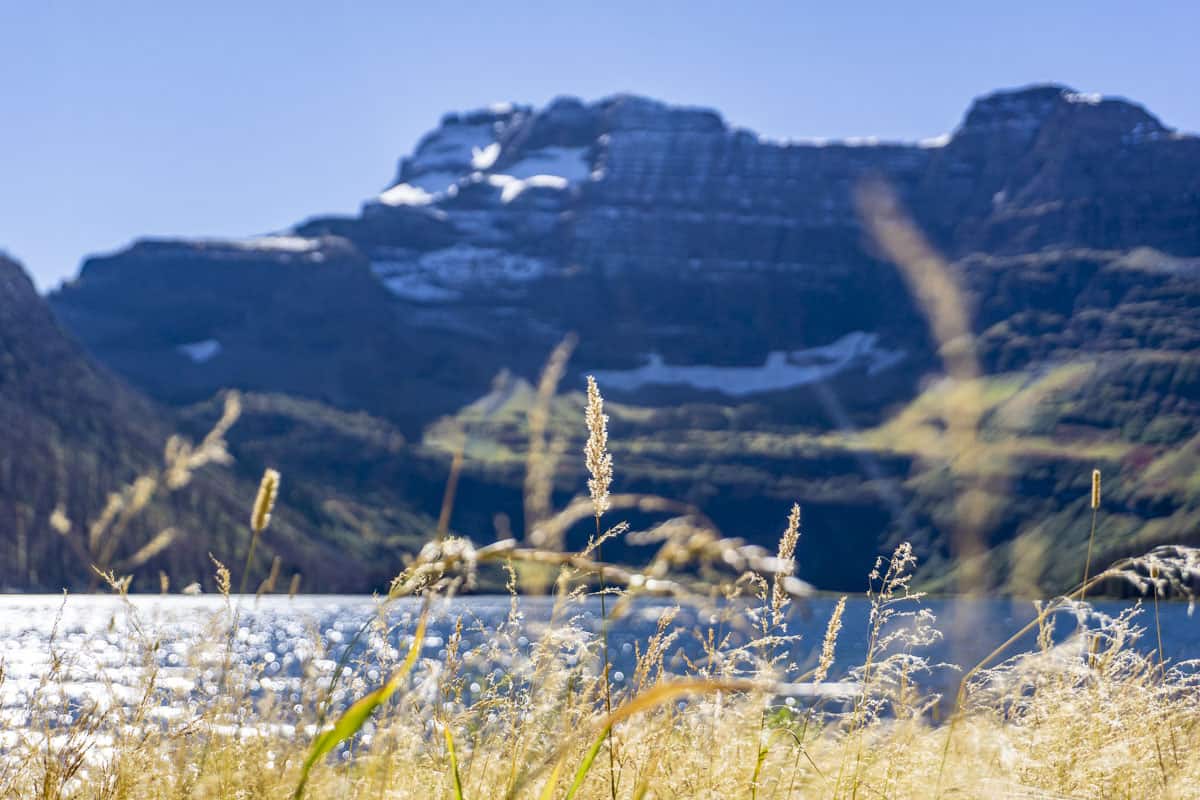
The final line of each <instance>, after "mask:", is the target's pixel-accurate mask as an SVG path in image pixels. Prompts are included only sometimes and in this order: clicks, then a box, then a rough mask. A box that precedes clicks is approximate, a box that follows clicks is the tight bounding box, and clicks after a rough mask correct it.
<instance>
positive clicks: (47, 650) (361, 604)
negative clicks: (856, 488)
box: [0, 595, 1200, 722]
mask: <svg viewBox="0 0 1200 800" xmlns="http://www.w3.org/2000/svg"><path fill="white" fill-rule="evenodd" d="M834 603H835V600H834V599H833V598H817V599H812V600H809V601H807V602H806V603H804V604H802V605H798V606H796V607H794V608H793V609H792V612H791V614H790V616H789V621H788V632H789V633H790V634H798V635H800V636H801V637H802V638H801V639H800V641H799V642H798V643H796V644H795V645H794V646H793V647H792V654H793V656H794V658H795V659H796V661H797V662H798V663H800V664H801V665H802V666H803V665H808V666H811V665H812V664H813V663H815V659H816V653H817V651H819V649H820V646H821V639H822V636H823V634H824V630H825V625H826V622H827V620H828V618H829V614H830V612H831V610H832V608H833V606H834ZM236 605H237V607H238V628H237V631H236V633H235V634H234V639H233V653H234V656H233V657H234V658H235V659H237V660H239V661H242V662H244V663H253V664H257V665H261V669H260V671H259V673H258V674H259V675H260V680H256V682H255V683H254V685H252V686H251V687H250V688H251V689H252V690H253V691H256V692H257V691H261V690H269V691H272V692H274V693H276V694H277V695H278V696H282V697H284V698H285V699H286V698H287V697H288V693H289V691H292V692H295V691H296V690H298V687H299V680H300V678H299V676H300V675H301V674H302V673H303V672H305V671H306V670H307V671H309V674H310V675H311V674H312V671H314V670H315V671H316V672H317V673H318V674H320V673H322V672H323V673H330V672H332V670H333V668H334V664H335V661H336V660H337V659H339V658H340V657H341V656H342V654H343V653H344V651H345V648H346V647H348V646H349V644H350V642H351V641H352V639H353V638H354V636H355V634H356V632H357V631H358V630H359V629H360V627H362V625H363V623H364V621H366V620H368V619H371V618H372V617H374V616H375V615H376V613H377V612H376V604H375V601H374V600H372V599H371V598H369V597H346V596H299V597H296V598H292V599H288V598H284V597H267V598H263V599H262V600H260V601H259V602H258V603H255V601H254V599H253V598H244V599H243V600H241V601H240V602H239V603H236ZM922 605H924V606H926V607H928V608H929V609H930V610H931V611H932V612H933V613H934V614H935V615H936V617H937V627H938V628H939V629H940V630H941V631H942V632H943V633H944V638H943V640H942V641H940V642H938V643H937V644H935V645H933V646H931V647H930V648H928V649H927V651H926V652H927V654H928V656H929V657H930V660H931V661H934V662H950V663H955V664H963V665H968V666H969V665H972V664H974V663H975V662H977V661H978V660H979V659H980V658H982V657H983V656H985V655H986V654H987V653H989V652H990V651H991V650H992V648H994V647H995V646H996V645H997V644H998V643H1000V642H1002V641H1003V640H1004V639H1006V638H1008V637H1009V636H1010V635H1011V634H1012V633H1014V632H1015V631H1017V630H1018V629H1019V628H1021V626H1023V625H1024V624H1025V623H1026V622H1028V621H1029V620H1031V619H1032V618H1033V615H1034V609H1033V606H1032V604H1031V603H1029V602H1027V601H1014V600H1007V599H988V600H981V599H926V600H925V601H923V603H922ZM1096 606H1097V608H1098V609H1099V610H1101V611H1103V612H1105V613H1108V614H1116V613H1119V612H1120V611H1121V610H1122V609H1125V608H1128V607H1129V606H1130V603H1123V602H1100V603H1097V604H1096ZM669 607H670V604H668V603H665V602H661V601H654V600H645V601H641V602H638V603H636V604H635V605H634V606H633V608H632V610H631V611H630V613H629V614H627V615H626V616H625V617H624V618H622V619H620V620H617V621H615V622H614V623H613V624H612V626H611V632H610V648H611V652H612V654H613V662H614V666H613V678H614V681H615V682H616V683H617V684H618V685H620V684H622V683H624V682H626V681H627V680H628V678H627V677H626V676H627V675H629V674H631V667H632V664H633V661H634V658H635V652H636V649H635V648H636V646H637V645H638V644H641V646H642V647H643V648H644V646H645V645H644V643H645V641H646V637H647V636H649V635H650V634H651V633H652V632H653V630H654V627H655V624H656V622H657V620H658V618H659V615H660V614H661V613H662V612H663V611H664V610H665V609H667V608H669ZM419 608H420V605H419V601H418V600H415V599H411V598H406V599H403V600H399V601H396V602H395V603H393V604H391V605H390V606H389V607H388V609H387V612H386V613H387V619H388V621H389V622H390V623H393V624H394V629H393V630H392V632H391V633H390V634H388V635H382V634H379V633H374V632H372V633H369V634H368V635H367V636H364V637H363V639H362V640H361V641H360V642H359V643H358V644H357V645H356V647H355V652H354V653H353V656H354V657H353V658H352V659H351V667H350V670H349V672H348V673H347V675H346V677H345V679H344V683H345V686H346V689H345V692H346V694H345V696H344V698H343V700H344V701H348V700H349V699H350V698H352V697H354V696H357V695H358V694H361V693H362V692H364V691H366V690H367V689H369V688H372V687H374V686H377V685H378V684H379V683H380V682H381V681H382V680H383V678H384V677H385V676H384V675H382V674H381V670H380V669H379V668H377V667H378V663H379V657H380V656H381V654H386V655H387V656H388V657H391V658H394V657H395V656H396V654H397V653H401V654H402V653H403V652H404V651H405V650H406V649H407V646H408V644H407V643H408V642H409V641H411V633H412V630H413V627H414V622H415V618H416V616H417V614H418V613H419ZM519 608H520V615H521V621H520V626H519V630H518V631H516V632H514V633H513V634H512V635H511V636H510V638H511V639H512V643H513V652H515V653H516V654H517V656H519V654H520V653H521V652H522V651H524V652H528V649H529V648H530V646H531V643H532V642H534V641H536V640H537V638H538V637H539V636H540V635H541V634H542V632H543V631H544V630H545V626H546V623H547V621H548V619H549V617H550V613H551V608H552V603H551V601H550V600H549V599H548V598H525V599H522V600H521V601H520V604H519ZM130 612H132V614H131V613H130ZM509 612H510V599H509V598H508V597H506V596H482V597H467V598H459V599H456V600H453V601H450V602H440V603H438V604H436V605H435V606H434V608H433V612H432V617H431V622H430V631H429V633H428V634H427V636H426V639H425V642H424V645H423V651H422V655H423V656H426V657H429V658H431V659H439V660H440V659H441V658H444V655H445V652H444V651H445V647H446V639H447V637H448V636H449V635H450V633H451V632H452V630H453V628H454V625H455V622H456V620H457V619H459V618H460V617H461V618H463V621H464V634H463V650H464V651H470V650H472V649H475V648H482V647H484V646H486V645H487V644H488V642H489V639H492V638H493V637H494V632H495V630H496V629H497V626H499V625H500V624H501V623H502V622H503V621H504V620H505V619H506V618H507V617H508V615H509ZM598 612H599V606H598V604H597V603H596V602H595V601H594V600H593V601H588V602H587V603H585V604H583V605H581V606H579V607H576V608H574V609H573V611H572V613H573V614H574V615H576V617H577V620H578V624H579V625H580V626H581V627H582V628H584V629H585V630H586V629H591V630H598V627H599V613H598ZM868 615H869V606H868V603H867V601H866V600H865V598H857V599H851V601H850V602H849V603H848V605H847V609H846V614H845V618H844V627H843V630H842V634H841V637H840V639H839V640H838V649H837V659H836V662H835V667H834V669H833V670H832V672H831V678H833V679H837V678H838V677H839V670H842V671H843V672H844V670H845V669H846V668H847V667H848V666H850V665H854V664H858V663H861V661H862V658H863V654H864V651H865V648H866V640H867V630H868V624H869V623H868ZM1160 618H1161V627H1162V637H1163V645H1164V650H1165V652H1166V655H1167V658H1168V659H1171V660H1175V661H1178V660H1184V659H1192V658H1200V615H1197V616H1196V617H1192V616H1190V615H1189V613H1188V608H1187V606H1186V605H1184V604H1179V603H1165V602H1164V603H1162V604H1161V606H1160ZM229 622H230V615H229V611H228V610H227V609H226V606H225V604H224V602H223V601H222V599H221V598H219V597H216V596H199V597H187V596H161V597H160V596H134V597H132V598H130V605H129V606H128V607H127V606H125V605H124V604H123V603H122V601H121V600H120V599H119V598H116V597H112V596H89V595H78V596H72V597H70V598H68V599H67V600H66V601H65V602H64V600H63V598H62V597H60V596H54V595H6V596H0V664H2V665H3V672H4V680H3V682H2V683H0V719H7V720H9V721H14V722H17V721H19V719H20V717H21V710H22V708H24V707H25V706H26V705H27V704H28V702H29V699H30V697H31V696H33V694H34V693H35V692H39V691H41V692H44V691H45V689H44V688H41V689H39V684H40V682H41V681H42V680H43V678H44V677H45V676H47V675H48V673H49V670H50V669H51V665H52V659H57V661H56V662H54V663H57V664H59V665H60V666H59V669H60V670H61V673H60V675H59V676H58V677H57V678H56V680H55V681H54V685H55V688H54V690H53V691H54V692H57V693H61V694H60V696H65V699H67V700H78V701H82V700H83V699H85V698H93V699H96V698H100V699H102V701H103V702H115V703H130V704H133V703H136V702H137V700H138V689H137V686H138V685H139V684H138V677H139V673H140V671H142V670H144V669H145V668H146V667H147V661H146V660H145V652H146V650H145V648H144V647H142V646H140V645H139V644H138V641H139V638H140V639H141V640H142V641H149V640H155V639H156V640H158V641H159V642H160V644H159V646H158V647H157V649H156V650H154V651H153V653H152V654H151V656H150V657H151V658H152V659H153V660H154V661H156V662H157V667H158V672H159V678H158V685H159V687H160V690H165V691H167V692H168V693H173V695H174V697H176V698H177V699H178V700H179V701H180V702H179V703H172V702H169V698H167V699H166V700H164V701H163V702H162V703H161V705H160V707H159V708H158V709H157V711H156V713H158V714H160V715H161V716H163V717H169V716H171V715H173V714H179V713H183V711H182V710H181V709H182V708H183V706H186V705H187V702H188V698H193V699H194V698H195V697H196V696H197V695H201V696H202V695H203V694H205V693H207V694H215V693H216V692H217V691H218V688H217V680H218V675H219V672H220V669H221V663H222V660H223V659H224V658H225V657H226V653H228V652H229V651H228V649H227V643H228V638H227V637H228V635H229V630H230V627H229ZM714 623H716V624H714ZM676 624H677V625H680V626H682V627H684V628H686V629H688V630H689V631H695V632H696V634H697V635H696V636H682V637H680V639H679V645H678V646H679V647H680V648H682V649H683V650H684V651H685V653H686V654H687V655H689V657H692V658H696V657H698V656H699V655H700V653H701V648H700V646H699V644H698V641H699V639H700V638H702V637H703V636H705V635H706V632H707V630H708V629H709V628H710V627H713V628H715V629H717V632H718V634H726V633H730V631H732V635H733V641H734V642H744V641H746V639H747V637H748V636H750V635H751V633H750V631H749V630H748V626H747V629H746V630H739V629H738V627H737V626H736V625H733V626H731V625H730V624H729V623H726V622H718V621H717V618H716V617H715V616H713V610H712V609H708V610H697V609H689V608H687V607H684V608H683V609H682V610H681V611H680V615H679V617H678V618H677V620H676ZM1139 624H1140V625H1142V626H1143V627H1145V628H1146V629H1147V632H1146V635H1145V637H1144V638H1143V639H1142V641H1141V644H1140V646H1141V647H1143V648H1144V649H1152V648H1153V647H1154V646H1155V642H1156V636H1155V631H1154V618H1153V616H1152V606H1151V605H1150V604H1145V605H1144V613H1143V614H1142V616H1141V617H1140V620H1139ZM1073 628H1074V623H1073V622H1072V621H1070V620H1068V619H1063V620H1061V621H1060V623H1059V629H1060V630H1061V632H1062V634H1064V635H1065V634H1068V633H1070V631H1071V630H1072V629H1073ZM138 631H141V633H139V632H138ZM52 639H53V640H52ZM1023 644H1025V645H1026V646H1031V645H1032V644H1033V637H1032V636H1030V637H1028V639H1027V640H1026V641H1025V642H1024V643H1023ZM667 663H668V667H669V668H670V667H674V668H677V669H679V670H680V671H682V669H683V663H682V656H678V657H676V658H675V659H673V660H672V659H669V660H668V662H667ZM490 666H491V668H493V669H498V670H503V669H505V664H504V663H497V664H493V665H490ZM956 681H957V673H955V672H953V671H951V670H948V669H941V670H936V671H934V672H933V673H931V674H930V675H929V676H927V678H926V682H927V683H928V684H932V685H935V686H938V687H941V688H943V689H947V688H949V687H951V686H953V685H955V683H956ZM292 699H293V700H294V701H295V702H297V703H298V702H299V700H300V699H301V698H300V697H299V695H298V693H296V694H294V695H293V698H292ZM297 711H299V709H297Z"/></svg>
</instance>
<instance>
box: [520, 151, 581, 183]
mask: <svg viewBox="0 0 1200 800" xmlns="http://www.w3.org/2000/svg"><path fill="white" fill-rule="evenodd" d="M504 174H505V175H511V176H512V177H514V178H521V179H525V178H532V177H535V176H538V175H557V176H559V177H561V178H564V179H565V180H567V181H570V182H575V181H582V180H587V179H588V177H589V176H590V175H591V174H592V165H591V164H589V163H588V159H587V148H586V147H543V148H541V149H540V150H534V151H532V152H529V153H527V154H526V155H525V157H524V158H522V159H521V160H520V161H518V162H516V163H515V164H510V165H509V166H507V167H505V168H504Z"/></svg>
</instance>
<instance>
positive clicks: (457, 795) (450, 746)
mask: <svg viewBox="0 0 1200 800" xmlns="http://www.w3.org/2000/svg"><path fill="white" fill-rule="evenodd" d="M442 730H444V731H445V732H446V751H447V752H448V753H450V772H451V773H452V774H453V775H454V800H463V790H462V776H460V775H459V774H458V757H457V756H455V754H454V734H452V733H450V724H449V723H447V724H446V725H445V726H444V727H443V728H442Z"/></svg>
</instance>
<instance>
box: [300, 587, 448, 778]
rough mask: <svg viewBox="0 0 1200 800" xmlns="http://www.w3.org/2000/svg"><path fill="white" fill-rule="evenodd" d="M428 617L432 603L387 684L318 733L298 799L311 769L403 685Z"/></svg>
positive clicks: (304, 766) (307, 761) (354, 732)
mask: <svg viewBox="0 0 1200 800" xmlns="http://www.w3.org/2000/svg"><path fill="white" fill-rule="evenodd" d="M428 620H429V606H428V604H427V605H426V606H425V608H424V610H422V611H421V619H420V621H418V622H417V630H416V633H414V634H413V642H412V646H410V647H409V648H408V655H407V656H405V657H404V663H402V664H401V665H400V667H399V668H398V669H397V670H396V671H395V672H394V673H392V676H391V677H390V678H388V680H387V683H385V684H384V685H383V686H380V687H379V688H378V689H376V690H375V691H373V692H371V693H370V694H368V695H366V696H365V697H362V698H360V699H358V700H357V701H355V703H354V705H352V706H350V707H349V708H348V709H346V711H345V713H344V714H342V716H341V717H340V718H339V719H338V721H337V722H336V723H334V725H333V727H332V728H330V729H329V730H327V731H324V732H322V733H320V734H318V735H317V738H315V739H313V743H312V746H311V747H310V748H309V750H308V756H307V757H306V758H305V759H304V764H303V765H302V766H301V767H300V782H299V783H298V784H297V785H296V791H295V793H294V794H293V795H292V797H293V798H295V800H300V798H301V797H303V796H304V787H305V786H306V785H307V784H308V777H309V773H310V772H312V768H313V767H314V766H315V765H316V763H317V762H318V761H320V760H321V759H322V758H323V757H324V756H326V755H328V754H329V752H330V751H331V750H333V748H335V747H337V746H338V745H339V744H341V743H342V742H344V741H346V740H347V739H349V738H350V737H351V736H353V735H354V734H356V733H358V731H359V729H361V728H362V726H363V725H364V724H365V723H366V721H367V719H368V718H370V716H371V714H372V713H373V712H374V711H375V709H376V708H378V707H379V706H380V705H382V704H383V703H386V702H387V701H388V699H389V698H390V697H391V696H392V695H393V694H395V692H396V689H398V688H399V687H400V683H401V681H403V680H404V678H405V676H406V675H408V673H409V672H410V671H411V670H412V668H413V666H414V665H415V664H416V663H417V656H418V655H419V654H420V652H421V643H422V642H423V641H424V639H425V624H426V623H427V622H428Z"/></svg>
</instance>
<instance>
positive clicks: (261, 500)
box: [250, 469, 279, 533]
mask: <svg viewBox="0 0 1200 800" xmlns="http://www.w3.org/2000/svg"><path fill="white" fill-rule="evenodd" d="M278 494H279V473H278V472H277V471H276V470H273V469H268V470H267V471H266V472H264V473H263V476H262V482H261V483H260V484H259V485H258V496H257V497H255V498H254V512H253V513H252V514H251V515H250V529H251V530H253V531H254V532H255V533H262V532H263V531H264V530H266V529H267V526H268V525H270V524H271V511H272V510H274V508H275V498H276V497H277V496H278Z"/></svg>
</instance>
